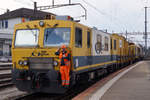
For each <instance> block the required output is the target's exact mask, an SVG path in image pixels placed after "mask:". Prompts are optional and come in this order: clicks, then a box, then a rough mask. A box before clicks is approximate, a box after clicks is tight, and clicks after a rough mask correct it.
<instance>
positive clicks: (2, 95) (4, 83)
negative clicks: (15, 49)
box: [0, 63, 28, 100]
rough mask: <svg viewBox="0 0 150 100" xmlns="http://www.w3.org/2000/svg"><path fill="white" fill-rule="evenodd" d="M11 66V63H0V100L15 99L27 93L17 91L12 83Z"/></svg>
mask: <svg viewBox="0 0 150 100" xmlns="http://www.w3.org/2000/svg"><path fill="white" fill-rule="evenodd" d="M11 66H12V64H11V63H3V64H0V100H15V99H16V98H19V97H23V96H25V95H28V93H26V92H21V91H19V90H18V89H17V88H16V87H15V86H14V84H13V83H12V79H11Z"/></svg>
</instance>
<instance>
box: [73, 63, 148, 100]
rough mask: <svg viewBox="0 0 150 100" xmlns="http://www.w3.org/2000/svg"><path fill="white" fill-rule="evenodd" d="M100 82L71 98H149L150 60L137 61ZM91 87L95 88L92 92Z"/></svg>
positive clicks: (112, 99)
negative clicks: (107, 79)
mask: <svg viewBox="0 0 150 100" xmlns="http://www.w3.org/2000/svg"><path fill="white" fill-rule="evenodd" d="M105 80H106V79H105ZM102 82H103V81H100V82H98V83H96V85H95V86H93V87H91V89H88V90H86V91H84V92H83V93H82V95H79V96H77V97H75V98H73V100H77V99H79V98H80V99H81V98H82V99H81V100H150V61H141V62H138V63H137V64H135V65H133V66H131V67H128V68H127V69H125V70H124V71H122V72H120V73H119V74H117V75H116V76H114V77H113V78H112V79H110V80H109V81H107V82H104V83H105V84H101V83H102ZM98 84H101V85H98ZM95 87H96V88H95ZM92 88H93V89H94V88H95V91H94V92H93V90H92ZM91 91H92V92H91ZM88 92H89V93H88Z"/></svg>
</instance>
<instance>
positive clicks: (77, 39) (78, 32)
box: [75, 28, 82, 48]
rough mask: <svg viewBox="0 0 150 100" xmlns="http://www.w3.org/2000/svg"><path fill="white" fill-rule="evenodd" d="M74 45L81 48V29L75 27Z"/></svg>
mask: <svg viewBox="0 0 150 100" xmlns="http://www.w3.org/2000/svg"><path fill="white" fill-rule="evenodd" d="M75 46H76V47H79V48H82V29H80V28H76V29H75Z"/></svg>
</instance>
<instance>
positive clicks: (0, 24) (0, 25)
mask: <svg viewBox="0 0 150 100" xmlns="http://www.w3.org/2000/svg"><path fill="white" fill-rule="evenodd" d="M1 28H2V21H0V29H1Z"/></svg>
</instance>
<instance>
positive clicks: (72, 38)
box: [12, 16, 134, 93]
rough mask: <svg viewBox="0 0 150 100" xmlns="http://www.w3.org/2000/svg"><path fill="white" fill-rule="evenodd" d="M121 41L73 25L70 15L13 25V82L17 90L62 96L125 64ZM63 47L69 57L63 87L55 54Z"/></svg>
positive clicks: (109, 35)
mask: <svg viewBox="0 0 150 100" xmlns="http://www.w3.org/2000/svg"><path fill="white" fill-rule="evenodd" d="M125 41H126V40H125V39H124V38H123V37H121V36H119V35H117V34H113V35H111V34H109V33H107V32H103V31H100V30H98V29H96V28H90V27H87V26H85V25H82V24H80V23H78V22H75V21H74V20H73V19H72V18H71V17H70V16H56V19H53V20H37V21H29V22H24V23H21V24H17V25H15V28H14V35H13V42H12V63H13V68H12V80H13V83H15V84H16V87H17V88H18V89H19V90H21V91H27V92H44V93H65V92H66V91H67V90H68V89H69V88H70V87H72V86H73V85H74V84H76V83H78V82H89V81H90V80H92V79H94V78H96V77H99V76H102V75H104V74H107V73H109V72H113V71H114V70H115V69H119V67H120V66H123V64H124V63H127V62H126V61H127V60H126V59H125V58H126V56H127V55H128V53H127V51H126V50H128V49H125V48H126V47H127V46H128V44H125ZM64 44H65V45H66V47H67V50H68V51H69V52H70V55H71V56H70V59H71V69H70V84H69V87H67V88H66V87H63V86H62V84H61V82H62V80H61V75H60V59H59V56H57V55H55V53H56V51H57V50H58V49H59V48H60V47H61V46H62V45H64ZM132 47H133V46H131V48H132ZM133 50H134V49H133V48H132V49H131V51H133ZM132 54H133V53H131V55H132ZM131 60H132V59H131Z"/></svg>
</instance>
